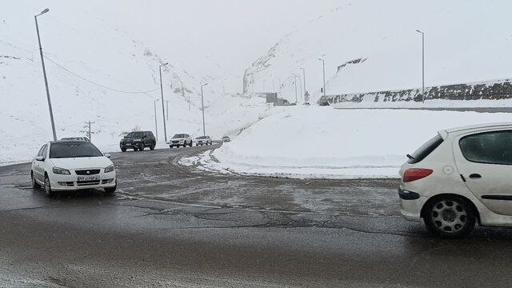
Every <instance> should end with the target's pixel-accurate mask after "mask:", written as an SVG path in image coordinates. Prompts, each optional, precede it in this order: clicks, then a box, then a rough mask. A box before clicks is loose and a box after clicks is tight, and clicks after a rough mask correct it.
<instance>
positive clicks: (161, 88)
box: [158, 63, 169, 143]
mask: <svg viewBox="0 0 512 288" xmlns="http://www.w3.org/2000/svg"><path fill="white" fill-rule="evenodd" d="M167 64H169V63H164V64H160V66H159V67H158V68H159V70H160V95H161V96H162V119H163V120H164V139H165V143H167V126H166V124H165V108H164V87H163V85H162V66H165V65H167Z"/></svg>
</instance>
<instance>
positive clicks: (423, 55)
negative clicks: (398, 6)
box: [416, 29, 425, 102]
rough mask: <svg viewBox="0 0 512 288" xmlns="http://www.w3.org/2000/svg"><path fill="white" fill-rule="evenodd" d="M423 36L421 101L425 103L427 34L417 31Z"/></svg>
mask: <svg viewBox="0 0 512 288" xmlns="http://www.w3.org/2000/svg"><path fill="white" fill-rule="evenodd" d="M416 32H418V33H420V34H421V100H422V102H425V33H423V31H421V30H419V29H417V30H416Z"/></svg>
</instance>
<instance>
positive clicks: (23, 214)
mask: <svg viewBox="0 0 512 288" xmlns="http://www.w3.org/2000/svg"><path fill="white" fill-rule="evenodd" d="M203 150H205V148H196V147H194V148H182V149H174V150H157V151H144V152H128V153H118V154H114V155H113V161H114V162H115V163H116V166H117V169H118V173H119V190H118V193H117V195H116V196H115V197H107V196H104V195H102V193H101V192H100V191H87V192H82V193H65V194H63V195H61V196H60V197H58V198H56V199H47V198H46V197H45V196H44V194H43V192H42V191H37V190H36V191H34V190H32V189H31V188H30V182H29V169H30V166H29V165H27V164H21V165H15V166H8V167H0V286H1V287H205V286H206V287H282V286H286V287H510V283H512V265H511V262H512V245H510V241H511V240H512V230H505V229H487V228H479V229H477V230H476V232H475V233H474V234H473V235H472V236H471V237H470V238H468V239H464V240H451V241H450V240H441V239H436V238H432V237H430V236H429V235H428V234H427V233H426V232H425V231H424V228H423V226H422V225H421V224H419V223H410V222H407V221H405V220H403V219H402V218H401V217H400V216H399V211H398V209H399V208H398V201H397V195H396V185H397V183H396V180H336V181H334V180H297V179H278V178H265V177H249V176H236V175H217V174H212V173H207V172H201V171H199V170H197V169H194V168H193V167H190V168H187V167H182V166H179V165H177V164H176V162H177V161H178V159H179V158H180V157H183V156H186V155H192V154H195V153H198V152H201V151H203Z"/></svg>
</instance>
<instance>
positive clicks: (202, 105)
mask: <svg viewBox="0 0 512 288" xmlns="http://www.w3.org/2000/svg"><path fill="white" fill-rule="evenodd" d="M206 85H208V83H204V84H202V85H201V107H202V108H201V111H203V136H206V126H205V124H204V92H203V87H204V86H206Z"/></svg>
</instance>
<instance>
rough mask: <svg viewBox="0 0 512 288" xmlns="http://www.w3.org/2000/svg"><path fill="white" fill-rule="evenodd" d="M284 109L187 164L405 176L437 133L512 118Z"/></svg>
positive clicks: (298, 173)
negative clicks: (413, 157) (403, 168)
mask: <svg viewBox="0 0 512 288" xmlns="http://www.w3.org/2000/svg"><path fill="white" fill-rule="evenodd" d="M280 111H281V112H280V113H274V114H272V115H270V116H269V117H267V118H264V119H262V120H261V121H259V122H257V123H255V124H254V125H252V126H251V127H250V128H248V129H246V130H244V131H243V132H242V133H241V134H240V135H239V136H238V137H235V138H234V139H233V141H232V142H230V143H225V144H224V145H223V146H222V147H221V148H219V149H217V150H216V151H214V152H213V154H212V155H210V154H209V153H206V154H203V155H201V156H200V157H194V158H189V159H185V160H184V161H183V163H185V164H193V163H196V164H201V165H202V166H203V167H204V168H205V169H211V170H215V171H221V172H235V173H247V174H259V175H271V176H288V177H299V178H371V177H398V169H399V166H400V165H401V164H402V163H403V162H405V160H406V157H405V155H406V154H407V153H411V152H413V151H414V150H416V148H418V147H419V146H420V145H421V144H423V143H424V142H426V141H427V140H428V139H430V138H432V137H433V136H434V135H435V133H436V132H437V131H438V130H441V129H447V128H451V127H458V126H465V125H472V124H482V123H492V122H509V121H510V115H509V114H507V113H476V112H448V111H413V110H368V111H361V110H337V109H332V108H331V107H318V106H309V107H308V106H297V107H282V108H281V110H280ZM304 119H307V121H304ZM411 119H414V121H411ZM212 156H213V157H212Z"/></svg>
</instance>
